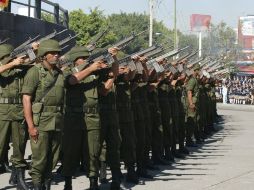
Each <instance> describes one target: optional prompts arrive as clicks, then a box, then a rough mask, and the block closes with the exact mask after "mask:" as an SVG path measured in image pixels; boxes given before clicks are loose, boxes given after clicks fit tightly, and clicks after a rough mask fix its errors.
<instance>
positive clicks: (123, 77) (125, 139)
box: [116, 66, 139, 184]
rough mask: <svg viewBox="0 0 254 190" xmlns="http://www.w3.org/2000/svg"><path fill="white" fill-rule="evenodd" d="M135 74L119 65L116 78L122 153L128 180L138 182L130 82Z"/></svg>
mask: <svg viewBox="0 0 254 190" xmlns="http://www.w3.org/2000/svg"><path fill="white" fill-rule="evenodd" d="M134 76H135V71H131V70H130V69H129V68H128V67H126V66H125V67H124V66H121V67H119V76H118V77H117V80H116V94H117V96H116V105H117V111H118V114H119V125H120V132H121V137H122V144H121V155H122V157H123V160H124V163H125V166H126V167H127V176H126V181H127V182H130V183H134V184H138V182H139V180H138V176H137V175H136V173H135V163H136V141H137V139H136V133H135V127H134V118H133V111H132V107H131V89H130V82H129V81H130V80H132V79H133V78H134Z"/></svg>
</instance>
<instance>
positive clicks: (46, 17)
mask: <svg viewBox="0 0 254 190" xmlns="http://www.w3.org/2000/svg"><path fill="white" fill-rule="evenodd" d="M41 20H44V21H47V22H54V17H53V15H52V14H49V13H44V12H42V13H41Z"/></svg>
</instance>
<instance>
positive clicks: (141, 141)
mask: <svg viewBox="0 0 254 190" xmlns="http://www.w3.org/2000/svg"><path fill="white" fill-rule="evenodd" d="M142 60H143V61H145V59H144V58H141V57H138V58H137V59H136V60H135V64H136V65H137V64H141V61H142ZM143 63H144V62H143ZM141 67H142V66H141ZM146 81H147V73H146V71H143V70H139V71H138V72H137V73H136V75H135V77H134V79H133V80H132V82H131V105H132V108H133V115H134V126H135V133H136V139H137V141H136V157H137V170H136V172H137V175H138V176H139V177H143V178H152V176H151V175H149V174H148V173H147V170H146V163H145V147H146V126H145V121H144V120H145V115H144V111H143V110H144V108H143V104H142V101H141V99H142V98H143V96H142V94H143V93H142V91H143V89H144V86H146ZM149 117H150V116H149ZM149 150H150V147H149ZM148 153H149V152H148Z"/></svg>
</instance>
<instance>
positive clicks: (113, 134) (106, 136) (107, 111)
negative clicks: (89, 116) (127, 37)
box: [98, 48, 121, 190]
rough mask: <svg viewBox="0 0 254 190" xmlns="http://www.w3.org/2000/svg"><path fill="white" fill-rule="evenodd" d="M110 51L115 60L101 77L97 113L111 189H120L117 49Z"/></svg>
mask: <svg viewBox="0 0 254 190" xmlns="http://www.w3.org/2000/svg"><path fill="white" fill-rule="evenodd" d="M110 53H111V55H112V57H113V59H114V60H115V62H114V63H113V64H112V67H111V69H110V71H109V72H108V73H106V74H105V75H104V76H103V78H102V83H101V85H100V86H99V88H98V92H99V114H100V119H101V130H102V134H101V135H102V137H101V139H102V140H105V142H106V146H107V154H106V155H107V163H108V165H109V167H110V170H111V173H112V183H111V187H110V188H111V190H118V189H120V183H121V179H120V177H121V176H120V174H121V171H120V145H121V136H120V128H119V118H118V113H117V109H116V93H115V84H114V82H115V80H116V78H117V76H118V73H119V64H118V62H117V58H116V54H117V49H116V48H112V49H111V50H110Z"/></svg>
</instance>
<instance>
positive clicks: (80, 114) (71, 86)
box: [62, 46, 100, 190]
mask: <svg viewBox="0 0 254 190" xmlns="http://www.w3.org/2000/svg"><path fill="white" fill-rule="evenodd" d="M88 57H89V52H88V51H87V49H86V48H85V47H81V46H75V47H73V48H72V49H71V50H70V51H69V52H68V54H67V56H66V59H67V60H68V61H70V62H73V63H74V66H75V67H78V66H80V65H82V64H86V59H87V58H88ZM98 69H100V62H95V63H93V64H91V65H90V66H88V67H86V68H85V69H84V70H82V71H80V72H76V73H72V72H71V71H70V72H68V71H67V75H68V76H67V81H68V82H67V83H66V97H65V115H64V129H63V133H64V134H63V147H62V150H63V158H62V164H63V169H62V175H63V176H64V177H65V188H64V189H65V190H71V189H72V176H74V174H75V171H76V169H77V167H78V166H79V161H80V157H81V154H82V147H83V143H84V142H83V141H84V140H83V139H84V137H85V134H84V133H85V120H84V102H85V95H84V91H85V89H86V84H85V83H84V82H82V80H83V79H84V78H86V77H88V76H89V75H90V74H91V73H92V72H94V71H96V70H98Z"/></svg>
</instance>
